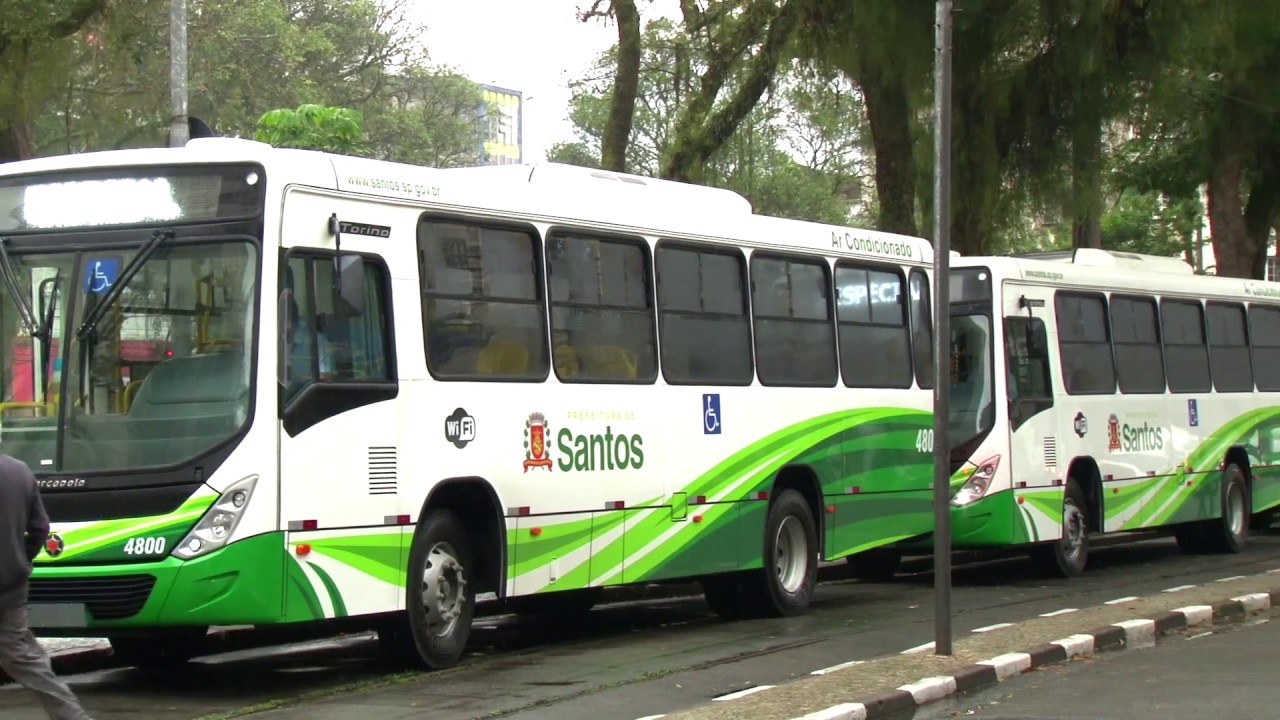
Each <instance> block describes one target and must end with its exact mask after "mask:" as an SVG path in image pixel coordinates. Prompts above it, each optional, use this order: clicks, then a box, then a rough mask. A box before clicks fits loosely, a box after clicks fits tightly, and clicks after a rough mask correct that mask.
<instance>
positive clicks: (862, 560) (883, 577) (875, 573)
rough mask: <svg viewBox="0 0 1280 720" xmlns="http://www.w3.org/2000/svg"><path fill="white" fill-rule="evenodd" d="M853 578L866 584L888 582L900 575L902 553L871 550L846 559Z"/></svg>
mask: <svg viewBox="0 0 1280 720" xmlns="http://www.w3.org/2000/svg"><path fill="white" fill-rule="evenodd" d="M845 562H846V563H847V564H848V565H849V568H850V571H851V572H852V573H853V576H854V577H855V578H857V579H859V580H862V581H864V582H888V581H890V580H892V579H893V576H894V575H897V574H898V568H899V567H900V566H901V565H902V553H901V552H898V551H896V550H870V551H868V552H864V553H858V554H857V555H850V556H849V557H847V558H845Z"/></svg>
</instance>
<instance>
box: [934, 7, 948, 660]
mask: <svg viewBox="0 0 1280 720" xmlns="http://www.w3.org/2000/svg"><path fill="white" fill-rule="evenodd" d="M951 2H952V0H938V2H937V28H936V29H937V40H936V47H935V61H936V62H935V66H934V99H933V103H934V159H933V328H934V341H933V367H934V369H935V370H934V379H933V517H934V520H933V595H934V598H933V607H934V615H933V638H934V640H933V642H934V652H935V653H936V654H938V655H950V654H951V452H950V449H951V442H950V427H951V426H950V416H951V410H950V403H949V402H948V400H949V394H950V392H951V282H950V273H951V257H950V256H951Z"/></svg>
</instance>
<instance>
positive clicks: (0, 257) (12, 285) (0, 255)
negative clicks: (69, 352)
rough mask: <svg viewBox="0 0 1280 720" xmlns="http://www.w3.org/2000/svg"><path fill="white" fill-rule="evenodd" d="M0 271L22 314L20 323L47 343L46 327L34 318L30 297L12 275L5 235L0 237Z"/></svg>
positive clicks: (32, 334) (34, 313)
mask: <svg viewBox="0 0 1280 720" xmlns="http://www.w3.org/2000/svg"><path fill="white" fill-rule="evenodd" d="M0 273H3V274H4V284H5V285H6V286H7V287H8V290H9V295H10V296H11V297H13V302H14V303H15V304H16V305H17V306H18V314H19V315H21V316H22V324H23V325H26V326H27V332H29V333H31V336H32V337H34V338H38V339H40V340H41V341H43V342H45V343H48V342H49V330H48V328H45V327H44V326H43V324H42V323H40V321H39V320H37V319H36V311H35V310H34V309H33V308H32V307H31V298H29V297H27V296H26V295H23V294H22V288H20V287H18V278H17V276H16V275H14V273H13V263H12V262H10V260H9V238H7V237H0Z"/></svg>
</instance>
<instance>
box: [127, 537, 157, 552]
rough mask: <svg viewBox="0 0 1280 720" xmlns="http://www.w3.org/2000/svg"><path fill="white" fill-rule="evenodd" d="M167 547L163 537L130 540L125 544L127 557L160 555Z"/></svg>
mask: <svg viewBox="0 0 1280 720" xmlns="http://www.w3.org/2000/svg"><path fill="white" fill-rule="evenodd" d="M165 545H166V542H165V539H164V538H163V537H140V538H129V542H127V543H125V544H124V554H125V555H160V554H161V553H163V552H164V547H165Z"/></svg>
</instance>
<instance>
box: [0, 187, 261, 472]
mask: <svg viewBox="0 0 1280 720" xmlns="http://www.w3.org/2000/svg"><path fill="white" fill-rule="evenodd" d="M6 189H8V188H4V187H3V184H2V183H0V199H2V197H3V195H4V191H5V190H6ZM225 190H226V188H225V187H224V188H223V192H225ZM218 195H219V193H218V192H216V188H215V193H214V195H213V199H212V200H211V201H210V202H212V203H213V204H214V205H217V203H218V202H219V200H218ZM224 197H225V195H224ZM80 199H81V200H82V201H83V200H87V199H88V198H80ZM27 200H28V207H27V209H28V210H30V209H32V208H31V207H30V200H31V198H30V197H28V198H27ZM187 200H190V198H187ZM78 210H79V212H80V214H82V215H84V216H87V215H88V213H84V212H83V208H78ZM117 212H119V211H118V210H117ZM220 212H221V210H220V209H216V210H214V211H212V213H211V214H213V215H215V216H216V215H217V214H219V213H220ZM73 214H76V213H73ZM118 217H127V215H118ZM75 224H77V225H80V226H82V227H83V226H87V225H92V224H93V223H92V221H91V220H84V221H79V222H77V223H75ZM104 224H110V222H104ZM27 227H32V226H30V225H28V226H27ZM173 227H177V226H173ZM169 228H170V226H169V225H165V226H163V227H161V228H159V229H157V228H155V227H144V228H138V229H136V230H134V229H128V230H116V231H112V232H111V233H110V234H109V235H108V234H103V233H102V232H99V231H93V232H87V233H82V234H79V235H78V236H77V237H75V239H74V244H73V243H70V242H66V243H65V244H63V245H61V246H59V245H58V244H54V243H51V242H46V241H45V240H44V237H43V236H40V237H21V236H19V235H17V234H15V235H14V236H13V242H7V243H6V244H5V245H4V246H3V248H0V255H2V256H3V260H5V261H6V262H4V263H2V264H3V265H4V266H5V267H4V268H3V269H4V270H5V271H6V272H5V275H6V278H5V280H6V282H5V285H4V286H3V288H0V358H3V365H2V366H0V390H2V396H0V442H3V446H2V447H3V450H4V452H6V453H7V454H10V455H12V456H14V457H17V458H19V459H21V460H23V461H24V462H26V463H27V464H28V465H29V466H30V467H31V469H32V470H33V471H34V472H35V473H36V474H37V475H41V474H49V473H86V472H97V471H107V472H110V471H119V470H128V469H141V468H157V467H164V466H172V465H175V464H177V463H181V462H182V461H184V460H187V459H190V458H193V457H196V456H198V455H201V454H203V453H205V452H207V451H209V450H211V449H212V448H214V447H215V446H217V445H219V444H221V443H222V442H224V441H226V440H228V439H229V438H231V437H232V436H233V435H235V434H236V433H238V431H239V430H240V429H241V428H242V427H243V425H244V423H245V422H246V420H247V418H248V416H249V412H250V407H251V405H250V378H251V374H250V369H251V366H252V365H251V357H252V356H251V351H252V349H253V337H254V331H255V323H254V318H255V317H256V308H257V277H258V263H259V250H258V246H257V244H256V242H255V241H254V240H253V238H252V237H251V236H249V235H241V234H239V233H228V234H224V235H219V236H210V237H201V238H200V239H198V240H193V239H189V238H182V237H179V236H178V235H177V234H176V233H174V232H173V231H172V230H170V229H169ZM33 320H34V322H33Z"/></svg>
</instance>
